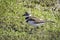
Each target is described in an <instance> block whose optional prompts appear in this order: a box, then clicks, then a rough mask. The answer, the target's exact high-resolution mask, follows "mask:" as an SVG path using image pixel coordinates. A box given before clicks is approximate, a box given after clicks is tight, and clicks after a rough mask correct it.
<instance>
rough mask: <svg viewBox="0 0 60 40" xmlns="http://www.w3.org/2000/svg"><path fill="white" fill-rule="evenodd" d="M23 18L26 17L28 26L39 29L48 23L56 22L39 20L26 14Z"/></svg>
mask: <svg viewBox="0 0 60 40" xmlns="http://www.w3.org/2000/svg"><path fill="white" fill-rule="evenodd" d="M23 16H25V20H26V22H27V23H28V24H30V25H32V26H35V27H38V26H42V25H43V24H45V23H46V22H54V21H47V20H42V19H39V18H37V17H34V16H32V15H31V14H30V13H28V12H25V13H24V14H23Z"/></svg>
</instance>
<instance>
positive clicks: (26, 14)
mask: <svg viewBox="0 0 60 40" xmlns="http://www.w3.org/2000/svg"><path fill="white" fill-rule="evenodd" d="M23 16H25V17H29V16H31V15H30V14H29V13H28V12H25V14H24V15H23Z"/></svg>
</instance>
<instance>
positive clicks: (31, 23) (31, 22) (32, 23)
mask: <svg viewBox="0 0 60 40" xmlns="http://www.w3.org/2000/svg"><path fill="white" fill-rule="evenodd" d="M28 23H29V24H30V25H32V26H41V25H42V24H44V23H39V24H35V23H34V21H28Z"/></svg>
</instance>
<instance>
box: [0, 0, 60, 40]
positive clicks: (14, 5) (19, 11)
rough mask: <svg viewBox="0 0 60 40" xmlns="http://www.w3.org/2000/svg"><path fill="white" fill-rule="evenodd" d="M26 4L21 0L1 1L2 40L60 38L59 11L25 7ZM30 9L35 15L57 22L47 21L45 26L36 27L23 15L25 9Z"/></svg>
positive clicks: (0, 30)
mask: <svg viewBox="0 0 60 40" xmlns="http://www.w3.org/2000/svg"><path fill="white" fill-rule="evenodd" d="M25 4H27V3H26V2H25ZM25 4H24V3H23V2H22V1H19V0H1V1H0V40H60V14H59V12H54V11H51V10H47V11H43V9H40V10H38V9H36V8H27V7H24V5H25ZM28 4H29V3H28ZM34 5H35V4H34ZM30 10H31V14H32V15H34V16H35V17H37V18H41V19H44V20H53V21H54V22H55V23H51V22H47V23H45V24H44V25H43V27H41V26H40V27H39V29H35V27H34V26H31V25H29V24H27V23H26V22H25V19H24V17H23V16H22V15H23V14H24V12H25V11H30ZM31 29H32V31H31Z"/></svg>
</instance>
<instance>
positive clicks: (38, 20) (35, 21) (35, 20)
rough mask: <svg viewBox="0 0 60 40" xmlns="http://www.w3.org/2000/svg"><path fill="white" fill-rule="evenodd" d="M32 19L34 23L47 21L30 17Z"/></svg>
mask: <svg viewBox="0 0 60 40" xmlns="http://www.w3.org/2000/svg"><path fill="white" fill-rule="evenodd" d="M30 19H32V20H33V21H34V23H44V22H45V21H43V20H40V19H39V18H36V17H30Z"/></svg>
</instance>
